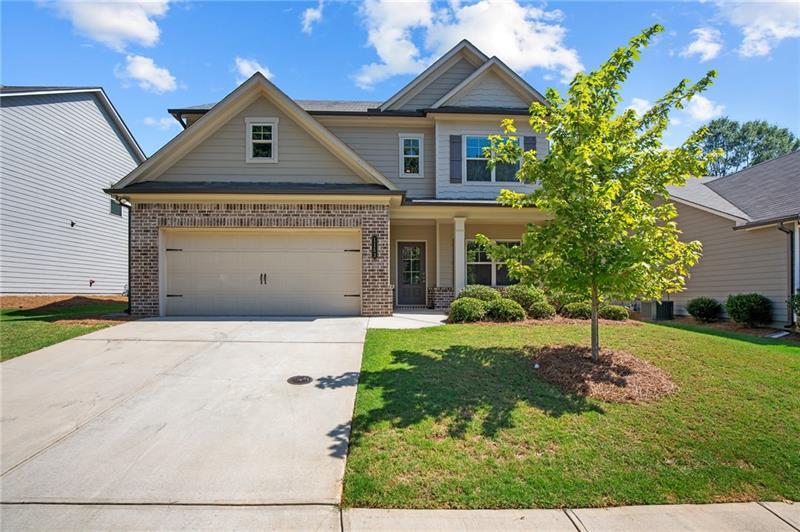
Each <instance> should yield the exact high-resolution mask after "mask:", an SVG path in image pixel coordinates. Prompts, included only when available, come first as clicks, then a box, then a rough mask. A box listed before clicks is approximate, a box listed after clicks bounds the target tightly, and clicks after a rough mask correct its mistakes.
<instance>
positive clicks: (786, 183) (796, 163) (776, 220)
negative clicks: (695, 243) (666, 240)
mask: <svg viewBox="0 0 800 532" xmlns="http://www.w3.org/2000/svg"><path fill="white" fill-rule="evenodd" d="M670 193H671V197H672V200H673V201H674V203H675V204H676V207H677V209H678V218H677V222H678V226H679V228H680V229H681V230H682V231H683V234H684V239H685V240H699V241H700V242H702V243H703V257H702V258H701V259H700V262H699V263H698V264H697V265H696V266H695V267H694V268H692V270H691V273H690V278H689V280H688V282H687V283H686V290H685V291H683V292H681V293H679V294H673V295H672V296H670V298H669V299H671V300H673V301H675V310H676V313H678V314H683V315H685V314H686V309H685V305H686V303H687V302H688V301H689V300H690V299H692V298H695V297H699V296H708V297H713V298H715V299H717V300H719V301H721V302H723V303H724V301H725V299H726V298H727V297H728V295H730V294H736V293H749V292H757V293H760V294H763V295H765V296H767V297H768V298H769V299H770V300H771V301H772V305H773V317H774V320H775V322H774V325H779V326H781V325H790V324H791V323H792V322H793V321H795V319H796V316H791V315H790V312H789V309H788V307H787V304H786V300H787V298H788V297H789V295H790V294H792V293H794V292H795V291H797V290H800V152H793V153H790V154H788V155H784V156H783V157H778V158H776V159H772V160H770V161H765V162H763V163H760V164H757V165H754V166H751V167H750V168H747V169H745V170H742V171H740V172H737V173H735V174H731V175H727V176H724V177H705V178H702V179H692V180H690V181H689V182H688V183H687V184H686V185H685V186H683V187H680V188H676V187H673V188H671V190H670Z"/></svg>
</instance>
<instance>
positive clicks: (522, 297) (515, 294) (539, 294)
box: [506, 284, 546, 308]
mask: <svg viewBox="0 0 800 532" xmlns="http://www.w3.org/2000/svg"><path fill="white" fill-rule="evenodd" d="M506 297H507V298H508V299H513V300H514V301H516V302H517V303H519V304H520V306H521V307H522V308H530V307H531V305H533V304H534V303H538V302H540V301H546V298H545V296H544V290H542V289H541V288H536V287H535V286H530V285H524V284H513V285H511V286H509V287H508V288H506Z"/></svg>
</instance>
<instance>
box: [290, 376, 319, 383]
mask: <svg viewBox="0 0 800 532" xmlns="http://www.w3.org/2000/svg"><path fill="white" fill-rule="evenodd" d="M313 380H314V379H312V378H311V377H309V376H308V375H295V376H294V377H289V378H288V379H286V382H288V383H289V384H308V383H309V382H311V381H313Z"/></svg>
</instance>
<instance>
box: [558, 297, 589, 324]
mask: <svg viewBox="0 0 800 532" xmlns="http://www.w3.org/2000/svg"><path fill="white" fill-rule="evenodd" d="M561 315H562V316H564V317H565V318H575V319H579V320H588V319H591V318H592V304H591V303H588V302H586V301H580V302H577V303H567V304H566V305H564V306H563V307H562V309H561Z"/></svg>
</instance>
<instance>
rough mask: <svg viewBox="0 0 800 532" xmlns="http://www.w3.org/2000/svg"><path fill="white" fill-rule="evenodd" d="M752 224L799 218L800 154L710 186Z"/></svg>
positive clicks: (747, 169)
mask: <svg viewBox="0 0 800 532" xmlns="http://www.w3.org/2000/svg"><path fill="white" fill-rule="evenodd" d="M708 188H710V189H711V190H713V191H714V192H716V193H717V194H719V195H720V196H723V197H724V198H726V199H727V200H728V201H730V202H731V203H733V204H734V205H736V206H737V207H739V208H740V209H741V210H743V211H744V212H746V213H747V214H748V215H749V216H750V218H752V219H753V220H766V219H771V218H777V217H779V216H792V215H797V214H800V151H796V152H793V153H790V154H788V155H784V156H783V157H778V158H777V159H772V160H770V161H765V162H763V163H759V164H757V165H755V166H751V167H750V168H746V169H744V170H742V171H740V172H736V173H735V174H731V175H727V176H725V177H720V178H719V179H715V180H714V181H711V182H710V183H708Z"/></svg>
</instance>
